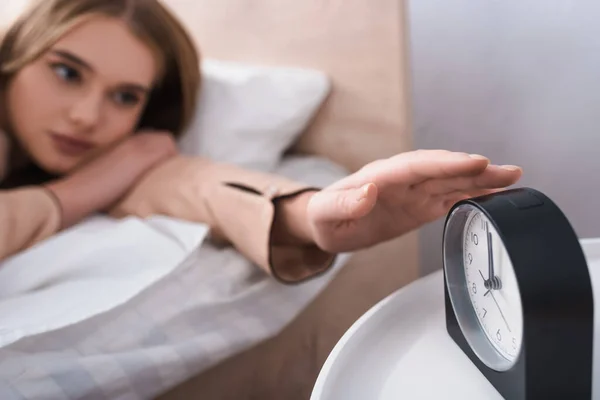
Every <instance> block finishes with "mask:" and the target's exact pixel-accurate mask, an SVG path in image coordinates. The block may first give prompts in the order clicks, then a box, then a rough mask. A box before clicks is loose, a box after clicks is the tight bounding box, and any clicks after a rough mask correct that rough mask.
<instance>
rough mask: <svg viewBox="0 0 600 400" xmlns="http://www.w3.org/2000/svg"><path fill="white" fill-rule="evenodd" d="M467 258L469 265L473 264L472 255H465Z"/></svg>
mask: <svg viewBox="0 0 600 400" xmlns="http://www.w3.org/2000/svg"><path fill="white" fill-rule="evenodd" d="M467 258H468V259H469V265H471V263H472V262H473V254H471V253H469V254H467Z"/></svg>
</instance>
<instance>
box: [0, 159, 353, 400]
mask: <svg viewBox="0 0 600 400" xmlns="http://www.w3.org/2000/svg"><path fill="white" fill-rule="evenodd" d="M277 172H278V173H280V174H282V175H285V176H288V177H291V178H294V179H297V180H300V181H304V182H306V183H309V184H311V185H318V186H325V185H327V184H329V183H331V182H333V181H335V180H337V179H339V178H341V177H342V176H344V175H345V174H346V172H345V171H344V170H343V169H342V168H340V167H339V166H337V165H336V164H333V163H331V162H329V161H326V160H324V159H321V158H317V157H289V158H287V159H286V160H285V161H284V162H283V163H282V164H281V165H280V166H279V168H278V170H277ZM103 229H104V231H102V230H103ZM69 232H70V233H69ZM69 232H67V233H65V234H63V235H59V237H57V238H56V239H55V240H54V241H48V242H47V243H44V244H42V245H41V246H37V247H36V248H35V249H32V250H31V251H28V252H25V253H24V254H23V255H22V256H20V257H19V258H14V259H11V260H9V261H8V262H7V263H6V265H4V266H3V267H2V269H1V270H0V272H1V273H0V338H1V340H2V341H3V343H1V344H0V399H3V400H5V399H6V400H11V399H27V400H31V399H82V398H85V399H148V398H152V397H154V396H155V395H156V394H158V393H160V392H162V391H164V390H165V389H167V388H169V387H172V386H173V385H175V384H176V383H178V382H180V381H182V380H184V379H186V378H188V377H190V376H191V375H194V374H196V373H198V372H200V371H202V370H204V369H206V368H208V367H210V366H212V365H214V364H215V363H218V362H219V361H221V360H223V359H224V358H226V357H228V356H230V355H232V354H234V353H236V352H239V351H241V350H243V349H245V348H247V347H249V346H252V345H254V344H256V343H257V342H259V341H261V340H264V339H265V338H267V337H269V336H272V335H274V334H276V333H277V332H278V331H279V330H280V329H281V328H282V327H283V326H284V325H286V324H287V323H288V322H289V321H291V320H292V319H293V318H294V317H295V316H296V315H297V314H298V313H299V312H300V311H301V310H302V309H303V308H304V307H305V306H306V305H307V304H308V302H310V301H311V300H312V299H313V298H314V297H315V296H316V294H317V293H318V292H319V291H320V290H321V289H323V287H324V286H325V285H326V284H327V283H328V282H329V281H330V279H331V278H332V277H333V276H334V275H335V273H336V271H337V270H339V268H340V267H342V266H343V264H344V263H345V261H346V260H347V258H348V256H349V255H348V254H343V255H340V257H339V258H338V260H337V261H336V264H335V265H334V268H332V270H331V271H330V272H329V273H326V274H324V275H322V276H320V277H318V278H316V279H313V280H310V281H308V282H305V283H302V284H299V285H295V286H287V285H283V284H281V283H279V282H277V281H276V280H274V279H272V278H271V277H268V276H266V275H265V274H264V273H263V272H262V271H261V270H259V269H258V268H257V267H256V266H254V265H252V264H251V263H250V262H248V261H247V260H246V259H245V258H243V257H242V256H241V255H240V254H239V253H237V252H236V251H235V250H233V249H231V248H226V249H219V248H216V247H214V246H212V245H210V244H209V243H208V242H203V238H204V235H205V233H206V227H205V226H204V225H201V224H188V223H184V222H181V221H176V220H171V219H168V218H161V219H152V220H148V221H143V220H137V219H129V220H126V221H119V222H117V221H109V220H107V219H104V220H103V219H94V220H91V221H88V222H87V223H86V224H83V225H82V226H79V227H77V229H74V230H72V231H69ZM99 232H103V234H102V235H99ZM111 232H112V233H111ZM117 232H119V234H117ZM109 233H111V234H109ZM132 234H133V235H135V236H131V235H132ZM69 235H71V236H72V237H70V236H69ZM86 235H87V241H90V238H93V237H98V236H102V237H104V242H103V243H104V245H103V246H98V247H95V246H93V245H89V244H88V245H83V246H82V245H80V244H75V243H73V242H72V241H71V240H70V239H72V238H74V237H78V238H79V239H81V238H84V237H86ZM116 243H120V245H117V244H116ZM123 243H125V244H126V245H123ZM45 246H49V247H52V250H53V254H54V255H53V259H50V258H49V257H47V256H46V257H45V258H44V257H42V255H45V254H48V253H49V252H48V251H47V249H48V247H45ZM76 255H77V256H76ZM31 260H35V261H36V262H35V263H33V262H31ZM40 260H46V261H44V262H43V265H40V262H41V261H40ZM5 267H6V268H5ZM19 267H21V269H19ZM11 324H12V325H11ZM3 327H4V328H3Z"/></svg>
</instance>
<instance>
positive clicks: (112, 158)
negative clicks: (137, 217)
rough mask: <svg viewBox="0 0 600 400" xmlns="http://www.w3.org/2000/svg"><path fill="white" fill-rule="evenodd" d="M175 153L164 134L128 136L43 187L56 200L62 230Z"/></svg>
mask: <svg viewBox="0 0 600 400" xmlns="http://www.w3.org/2000/svg"><path fill="white" fill-rule="evenodd" d="M176 154H177V146H176V144H175V141H174V139H173V137H172V136H171V135H170V134H169V133H167V132H156V131H146V132H140V133H137V134H136V135H134V136H131V137H130V138H128V139H127V140H125V141H124V142H121V143H119V144H118V145H116V146H115V147H114V148H112V149H111V150H109V151H107V152H105V153H103V154H101V155H100V156H98V157H96V158H95V159H93V160H92V161H90V162H88V163H87V164H86V165H84V166H82V167H81V168H79V169H78V170H77V171H75V172H74V173H72V174H71V175H69V176H67V177H65V178H62V179H59V180H57V181H54V182H51V183H49V184H48V185H46V187H47V188H48V189H50V190H51V191H52V192H53V193H54V194H55V195H56V197H57V198H58V201H59V203H60V204H61V207H62V211H63V221H62V228H66V227H69V226H71V225H73V224H75V223H77V222H78V221H80V220H81V219H82V218H85V217H86V216H87V215H89V214H91V213H94V212H98V211H104V210H106V209H108V208H109V207H110V206H111V205H113V204H114V203H115V202H117V201H118V200H119V199H120V198H121V197H123V196H124V195H125V193H127V191H128V190H129V189H130V188H131V186H133V185H134V184H135V183H136V182H137V181H138V180H139V179H140V178H141V177H142V176H143V175H144V173H146V172H147V171H149V170H150V169H151V168H152V167H154V166H155V165H157V164H159V163H160V162H162V161H164V160H166V159H168V158H170V157H172V156H174V155H176Z"/></svg>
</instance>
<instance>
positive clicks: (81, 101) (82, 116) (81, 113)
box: [69, 91, 102, 131]
mask: <svg viewBox="0 0 600 400" xmlns="http://www.w3.org/2000/svg"><path fill="white" fill-rule="evenodd" d="M101 108H102V94H100V93H95V92H92V91H90V92H88V93H86V94H85V95H84V96H79V97H77V98H76V99H75V100H74V102H73V105H72V106H71V109H70V112H69V119H70V120H71V123H73V125H75V126H76V127H77V129H81V130H82V131H89V130H92V129H93V128H94V127H95V126H96V125H97V124H98V121H99V119H100V112H101Z"/></svg>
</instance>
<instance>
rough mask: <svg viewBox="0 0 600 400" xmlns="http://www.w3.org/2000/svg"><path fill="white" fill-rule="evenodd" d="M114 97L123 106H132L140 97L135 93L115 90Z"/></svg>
mask: <svg viewBox="0 0 600 400" xmlns="http://www.w3.org/2000/svg"><path fill="white" fill-rule="evenodd" d="M114 98H115V101H116V102H117V104H121V105H124V106H133V105H136V104H138V103H139V101H140V97H139V96H138V95H137V94H135V93H130V92H117V93H115V96H114Z"/></svg>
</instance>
